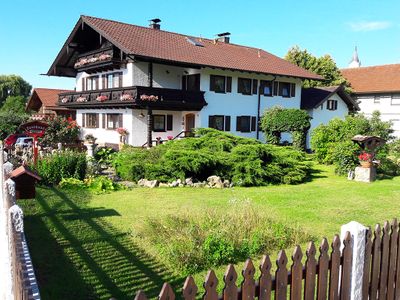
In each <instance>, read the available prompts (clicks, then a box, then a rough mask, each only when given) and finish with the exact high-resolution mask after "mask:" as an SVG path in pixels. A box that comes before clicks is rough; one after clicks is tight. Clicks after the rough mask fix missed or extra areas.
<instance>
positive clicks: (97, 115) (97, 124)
mask: <svg viewBox="0 0 400 300" xmlns="http://www.w3.org/2000/svg"><path fill="white" fill-rule="evenodd" d="M99 125H100V124H99V114H96V126H95V128H99V127H100V126H99Z"/></svg>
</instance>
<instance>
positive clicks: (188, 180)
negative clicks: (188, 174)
mask: <svg viewBox="0 0 400 300" xmlns="http://www.w3.org/2000/svg"><path fill="white" fill-rule="evenodd" d="M185 184H186V185H189V186H192V185H193V179H192V178H186V179H185Z"/></svg>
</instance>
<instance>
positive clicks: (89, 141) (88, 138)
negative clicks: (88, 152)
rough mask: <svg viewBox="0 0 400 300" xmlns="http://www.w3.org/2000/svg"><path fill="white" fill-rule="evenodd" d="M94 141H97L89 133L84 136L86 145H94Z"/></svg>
mask: <svg viewBox="0 0 400 300" xmlns="http://www.w3.org/2000/svg"><path fill="white" fill-rule="evenodd" d="M96 140H97V139H96V138H95V137H94V136H93V134H91V133H88V134H87V135H85V142H86V143H87V144H94V142H96Z"/></svg>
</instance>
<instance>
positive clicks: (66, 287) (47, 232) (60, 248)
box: [26, 188, 184, 300]
mask: <svg viewBox="0 0 400 300" xmlns="http://www.w3.org/2000/svg"><path fill="white" fill-rule="evenodd" d="M90 197H91V195H90V194H89V193H86V192H84V191H79V193H78V192H76V191H68V192H66V191H61V190H58V189H55V188H52V189H41V190H40V191H38V193H37V196H36V202H37V203H36V204H35V205H36V206H37V208H36V212H38V210H39V213H36V214H35V213H33V214H32V215H30V216H28V217H27V218H26V228H27V230H26V231H27V237H28V241H29V246H30V248H31V249H32V256H33V258H32V259H33V263H34V266H35V267H36V269H37V273H38V280H39V286H40V290H41V291H42V294H43V299H45V298H46V297H47V296H48V299H108V298H110V297H111V296H113V297H116V298H117V299H118V300H120V299H133V297H134V295H135V293H136V292H137V291H138V290H139V289H142V290H144V291H145V293H146V295H147V296H148V297H149V298H154V297H156V296H157V295H158V293H159V292H160V290H161V287H162V284H163V283H164V282H165V281H168V282H170V283H171V284H172V285H173V286H174V287H175V288H180V287H181V286H182V284H183V281H184V278H183V277H176V276H174V275H173V273H172V272H170V271H168V270H167V269H166V267H165V266H164V265H162V264H161V263H159V262H158V261H156V260H154V259H153V258H151V257H150V256H149V255H147V254H146V253H145V252H144V251H143V250H142V249H140V248H139V247H138V246H137V245H135V244H134V242H133V240H132V239H131V238H130V236H129V233H128V232H121V231H120V230H117V229H116V228H115V227H113V226H112V225H111V224H110V223H108V222H107V221H106V220H105V219H104V217H106V216H117V215H119V214H118V212H116V211H115V210H110V209H104V208H101V207H97V208H89V207H87V205H86V203H87V201H89V200H90ZM30 201H32V200H30ZM45 253H46V255H47V256H48V259H46V255H45ZM56 293H57V294H56Z"/></svg>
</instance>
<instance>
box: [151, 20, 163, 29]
mask: <svg viewBox="0 0 400 300" xmlns="http://www.w3.org/2000/svg"><path fill="white" fill-rule="evenodd" d="M149 21H150V25H149V27H150V28H152V29H156V30H160V22H161V20H160V19H151V20H149Z"/></svg>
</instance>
